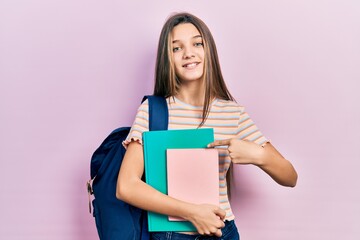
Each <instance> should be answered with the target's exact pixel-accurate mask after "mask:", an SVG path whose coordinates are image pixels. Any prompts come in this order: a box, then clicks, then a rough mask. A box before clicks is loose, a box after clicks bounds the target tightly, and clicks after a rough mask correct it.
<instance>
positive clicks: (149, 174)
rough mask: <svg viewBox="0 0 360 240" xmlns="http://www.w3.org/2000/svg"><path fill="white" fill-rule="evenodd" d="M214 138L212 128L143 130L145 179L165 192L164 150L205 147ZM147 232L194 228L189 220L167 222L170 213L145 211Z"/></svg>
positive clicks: (182, 230)
mask: <svg viewBox="0 0 360 240" xmlns="http://www.w3.org/2000/svg"><path fill="white" fill-rule="evenodd" d="M213 141H214V130H213V129H212V128H202V129H184V130H165V131H149V132H144V133H143V142H144V161H145V180H146V182H147V183H148V184H149V185H150V186H152V187H153V188H155V189H157V190H158V191H160V192H162V193H164V194H167V166H166V150H167V149H189V148H206V146H207V145H208V144H209V143H211V142H213ZM148 223H149V231H150V232H161V231H180V232H187V231H196V228H195V227H194V226H193V225H192V224H191V223H190V222H188V221H170V220H169V216H166V215H162V214H159V213H154V212H150V211H148Z"/></svg>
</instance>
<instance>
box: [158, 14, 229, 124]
mask: <svg viewBox="0 0 360 240" xmlns="http://www.w3.org/2000/svg"><path fill="white" fill-rule="evenodd" d="M183 23H191V24H193V25H194V26H195V27H196V28H197V30H198V31H199V32H200V35H201V36H202V39H203V44H204V52H205V60H204V74H203V79H204V80H205V81H204V82H205V98H204V104H203V113H202V121H201V123H200V125H199V127H200V126H202V125H203V124H204V123H205V121H206V118H207V116H208V114H209V111H210V102H211V100H212V98H214V97H216V98H220V99H224V100H233V101H234V98H233V97H232V96H231V94H230V92H229V90H228V89H227V87H226V84H225V82H224V79H223V76H222V73H221V69H220V64H219V58H218V54H217V50H216V45H215V41H214V39H213V36H212V35H211V32H210V30H209V28H208V27H207V26H206V24H205V23H204V22H203V21H202V20H201V19H199V18H198V17H196V16H194V15H192V14H190V13H186V12H182V13H177V14H175V15H172V16H171V17H169V18H168V19H167V21H166V22H165V24H164V26H163V28H162V30H161V34H160V39H159V45H158V51H157V58H156V67H155V87H154V95H157V96H164V97H170V96H175V95H176V94H177V93H178V90H179V88H180V82H179V79H178V78H177V77H176V74H175V69H174V64H172V61H171V54H172V48H171V44H172V43H171V37H170V34H171V31H172V30H173V28H174V27H175V26H177V25H179V24H183Z"/></svg>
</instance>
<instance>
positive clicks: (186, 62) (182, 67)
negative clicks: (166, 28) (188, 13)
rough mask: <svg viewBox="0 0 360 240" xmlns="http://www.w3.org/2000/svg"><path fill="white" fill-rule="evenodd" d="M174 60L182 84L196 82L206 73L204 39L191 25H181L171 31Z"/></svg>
mask: <svg viewBox="0 0 360 240" xmlns="http://www.w3.org/2000/svg"><path fill="white" fill-rule="evenodd" d="M171 39H172V44H171V47H172V51H173V54H172V60H173V63H174V67H175V73H176V76H177V77H178V78H179V79H180V81H181V82H182V83H185V82H187V81H196V80H199V79H201V78H202V76H203V73H204V55H205V54H204V47H203V39H202V37H201V35H200V32H199V31H198V30H197V28H196V27H195V26H194V25H193V24H191V23H183V24H179V25H177V26H176V27H174V28H173V30H172V31H171Z"/></svg>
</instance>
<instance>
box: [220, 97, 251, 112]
mask: <svg viewBox="0 0 360 240" xmlns="http://www.w3.org/2000/svg"><path fill="white" fill-rule="evenodd" d="M213 106H214V107H215V108H216V107H218V108H223V109H233V110H237V111H239V112H240V113H242V112H244V111H245V107H244V106H243V105H241V104H239V103H237V102H235V101H232V100H224V99H219V98H218V99H216V101H214V104H213Z"/></svg>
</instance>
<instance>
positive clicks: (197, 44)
mask: <svg viewBox="0 0 360 240" xmlns="http://www.w3.org/2000/svg"><path fill="white" fill-rule="evenodd" d="M203 45H204V44H203V43H202V42H198V43H195V46H196V47H202V46H203Z"/></svg>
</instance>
